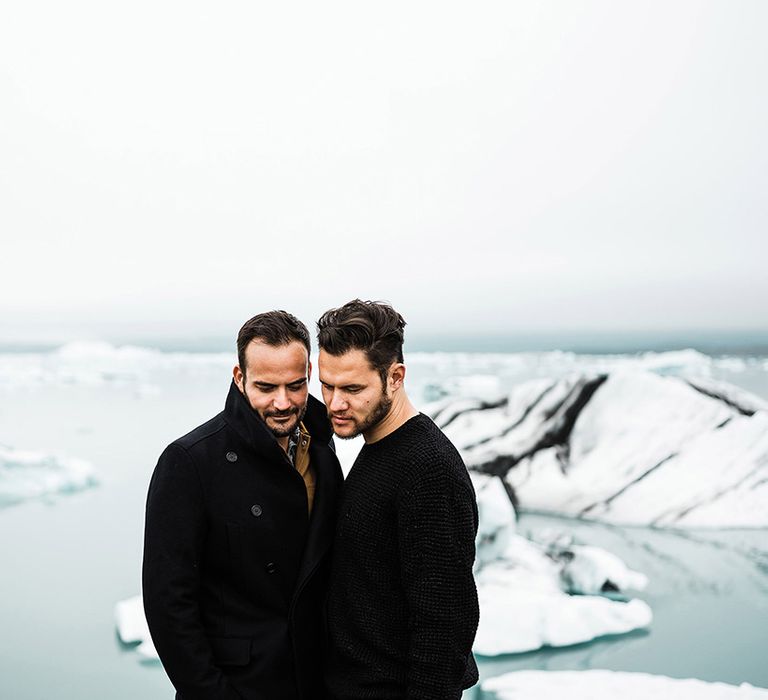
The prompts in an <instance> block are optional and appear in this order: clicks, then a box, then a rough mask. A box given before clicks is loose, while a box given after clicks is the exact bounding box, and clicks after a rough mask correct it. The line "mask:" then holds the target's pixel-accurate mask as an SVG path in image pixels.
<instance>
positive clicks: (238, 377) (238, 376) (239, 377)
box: [232, 365, 245, 393]
mask: <svg viewBox="0 0 768 700" xmlns="http://www.w3.org/2000/svg"><path fill="white" fill-rule="evenodd" d="M232 378H233V379H234V380H235V384H237V388H238V389H240V391H242V392H243V393H245V387H244V386H243V378H244V377H243V372H242V370H241V369H240V365H235V366H234V367H233V369H232Z"/></svg>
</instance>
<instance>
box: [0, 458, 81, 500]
mask: <svg viewBox="0 0 768 700" xmlns="http://www.w3.org/2000/svg"><path fill="white" fill-rule="evenodd" d="M95 484H96V478H95V477H94V474H93V468H92V467H91V465H90V464H89V463H88V462H85V461H84V460H81V459H72V458H65V457H58V456H56V455H51V454H44V453H41V452H30V451H24V450H15V449H11V448H10V447H5V446H3V445H0V507H2V506H7V505H11V504H13V503H19V502H21V501H26V500H30V499H34V498H43V497H52V496H54V495H56V494H63V493H72V492H75V491H81V490H83V489H86V488H88V487H90V486H94V485H95Z"/></svg>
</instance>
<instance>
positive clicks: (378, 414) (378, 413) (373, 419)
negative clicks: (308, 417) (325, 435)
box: [328, 392, 392, 440]
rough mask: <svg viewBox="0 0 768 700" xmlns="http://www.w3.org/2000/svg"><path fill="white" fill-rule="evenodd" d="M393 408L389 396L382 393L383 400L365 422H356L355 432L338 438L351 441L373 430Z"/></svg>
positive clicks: (364, 419)
mask: <svg viewBox="0 0 768 700" xmlns="http://www.w3.org/2000/svg"><path fill="white" fill-rule="evenodd" d="M391 408H392V399H390V398H389V396H387V394H386V393H385V392H382V394H381V399H379V403H377V404H376V405H375V406H374V407H373V408H372V409H371V411H370V413H368V415H367V416H366V417H365V418H363V420H362V421H361V422H360V423H357V422H355V421H354V419H353V422H355V428H354V430H353V432H352V433H351V434H349V435H338V434H336V437H338V438H341V439H342V440H351V439H352V438H356V437H357V436H358V435H360V434H362V433H364V432H366V431H367V430H370V429H371V428H375V427H376V426H377V425H378V424H379V423H381V421H383V420H384V419H385V418H386V417H387V414H388V413H389V409H391ZM328 417H329V418H330V417H331V414H330V413H329V414H328Z"/></svg>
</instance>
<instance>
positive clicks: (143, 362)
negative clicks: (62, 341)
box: [0, 341, 235, 395]
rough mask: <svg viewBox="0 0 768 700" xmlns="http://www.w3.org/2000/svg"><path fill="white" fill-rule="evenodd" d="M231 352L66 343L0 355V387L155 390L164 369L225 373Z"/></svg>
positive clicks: (98, 343) (230, 358) (229, 367)
mask: <svg viewBox="0 0 768 700" xmlns="http://www.w3.org/2000/svg"><path fill="white" fill-rule="evenodd" d="M234 362H235V356H234V353H228V352H224V353H202V352H201V353H194V352H161V351H160V350H156V349H154V348H146V347H140V346H135V345H120V346H116V345H112V344H110V343H105V342H101V341H77V342H71V343H67V344H66V345H63V346H61V347H60V348H58V349H56V350H52V351H49V352H3V353H0V387H1V386H10V387H24V386H29V385H34V386H39V385H41V384H44V385H54V386H72V385H76V386H81V385H82V386H96V387H99V386H120V387H130V388H132V389H135V390H136V391H137V392H138V393H139V394H142V395H143V394H153V393H156V392H157V383H158V382H159V381H161V380H162V379H163V377H164V376H165V375H166V374H167V373H168V372H174V373H180V374H193V373H194V374H195V375H196V376H199V375H200V374H209V375H211V376H217V375H221V373H225V374H224V375H222V376H226V373H228V372H229V371H231V369H232V366H233V364H234Z"/></svg>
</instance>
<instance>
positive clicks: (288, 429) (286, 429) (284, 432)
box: [263, 404, 307, 438]
mask: <svg viewBox="0 0 768 700" xmlns="http://www.w3.org/2000/svg"><path fill="white" fill-rule="evenodd" d="M306 412H307V406H306V404H304V406H302V407H301V408H300V409H299V408H292V409H290V410H289V411H264V415H263V420H264V423H265V424H266V426H267V428H269V430H270V431H271V433H272V435H274V436H275V437H276V438H283V437H288V436H289V435H292V434H293V432H294V431H295V430H296V428H297V427H298V425H299V423H300V422H301V421H302V420H303V419H304V415H305V414H306ZM287 416H296V420H294V421H292V422H290V423H286V424H285V425H281V426H278V427H272V426H271V425H270V424H269V423H267V420H268V419H269V418H285V417H287Z"/></svg>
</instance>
